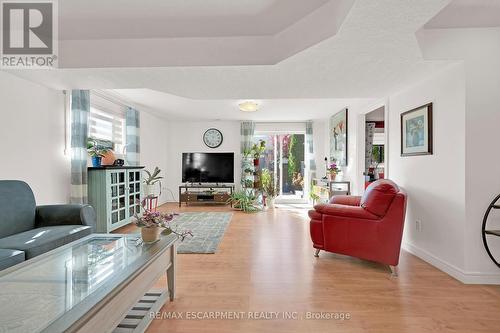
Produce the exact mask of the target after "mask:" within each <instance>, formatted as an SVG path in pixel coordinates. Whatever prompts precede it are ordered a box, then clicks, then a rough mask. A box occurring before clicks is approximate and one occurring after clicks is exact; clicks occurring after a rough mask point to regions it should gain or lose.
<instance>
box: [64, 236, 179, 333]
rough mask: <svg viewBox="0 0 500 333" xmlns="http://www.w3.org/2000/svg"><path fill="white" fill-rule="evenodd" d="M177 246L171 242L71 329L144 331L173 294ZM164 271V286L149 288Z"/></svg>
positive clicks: (85, 331)
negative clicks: (158, 288)
mask: <svg viewBox="0 0 500 333" xmlns="http://www.w3.org/2000/svg"><path fill="white" fill-rule="evenodd" d="M176 255H177V246H176V244H175V243H174V244H173V245H171V246H170V247H168V248H166V249H165V250H164V251H163V253H161V254H160V255H159V256H158V257H156V258H155V259H153V260H151V262H150V263H149V265H148V266H146V267H144V269H143V270H142V271H141V272H139V273H138V274H137V275H135V276H131V277H130V278H129V279H128V280H127V282H126V283H124V285H123V287H122V288H121V290H118V291H116V292H115V293H113V294H109V295H108V296H107V297H106V299H104V300H103V301H102V302H101V303H100V304H98V306H96V307H95V308H94V309H93V311H91V312H89V313H87V315H86V316H84V317H82V318H81V319H80V320H79V324H81V325H74V326H73V328H75V329H74V330H71V331H72V332H78V333H95V332H116V333H125V332H127V333H131V332H134V333H138V332H144V331H145V330H146V329H147V327H148V326H149V324H150V323H151V321H152V320H153V316H151V315H150V313H152V312H156V311H159V310H160V309H161V308H162V307H163V305H165V303H166V302H167V301H169V300H170V301H171V300H173V296H174V295H175V289H174V288H175V266H176ZM165 273H167V284H168V288H167V289H165V290H163V291H159V290H155V289H151V288H152V287H153V286H154V285H155V284H156V283H157V282H158V280H159V279H160V278H161V277H162V275H163V274H165Z"/></svg>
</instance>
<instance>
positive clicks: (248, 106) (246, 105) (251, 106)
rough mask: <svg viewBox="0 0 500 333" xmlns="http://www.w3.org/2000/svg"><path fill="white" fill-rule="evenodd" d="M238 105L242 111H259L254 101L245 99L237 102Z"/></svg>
mask: <svg viewBox="0 0 500 333" xmlns="http://www.w3.org/2000/svg"><path fill="white" fill-rule="evenodd" d="M238 106H239V107H240V111H243V112H255V111H259V104H257V103H255V102H250V101H246V102H243V103H240V104H238Z"/></svg>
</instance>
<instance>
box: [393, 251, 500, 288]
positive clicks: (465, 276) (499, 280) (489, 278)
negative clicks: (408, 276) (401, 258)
mask: <svg viewBox="0 0 500 333" xmlns="http://www.w3.org/2000/svg"><path fill="white" fill-rule="evenodd" d="M402 248H403V249H404V250H405V251H406V252H409V253H411V254H413V255H414V256H416V257H419V258H420V259H422V260H423V261H425V262H427V263H429V264H431V265H432V266H434V267H436V268H438V269H439V270H441V271H443V272H445V273H446V274H448V275H450V276H451V277H453V278H455V279H457V280H458V281H460V282H462V283H464V284H493V285H497V284H500V273H498V274H492V273H482V272H467V271H464V270H462V269H460V268H458V267H456V266H455V265H452V264H450V263H448V262H446V261H444V260H442V259H439V258H438V257H436V256H435V255H433V254H431V253H429V252H427V251H425V250H423V249H421V248H419V247H417V246H415V245H413V244H410V243H408V242H403V244H402Z"/></svg>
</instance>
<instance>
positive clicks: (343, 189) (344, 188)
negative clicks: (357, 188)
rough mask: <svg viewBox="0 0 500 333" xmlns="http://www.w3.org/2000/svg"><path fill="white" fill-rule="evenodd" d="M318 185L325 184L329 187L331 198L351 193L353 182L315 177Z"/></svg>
mask: <svg viewBox="0 0 500 333" xmlns="http://www.w3.org/2000/svg"><path fill="white" fill-rule="evenodd" d="M314 182H315V183H316V185H320V184H324V186H325V187H326V188H328V192H329V195H330V198H331V197H332V196H334V195H339V194H343V195H351V182H350V181H348V180H346V181H336V180H328V179H318V178H316V179H314Z"/></svg>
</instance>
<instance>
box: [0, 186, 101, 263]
mask: <svg viewBox="0 0 500 333" xmlns="http://www.w3.org/2000/svg"><path fill="white" fill-rule="evenodd" d="M95 225H96V215H95V211H94V209H93V208H92V207H91V206H89V205H50V206H36V204H35V197H34V195H33V192H32V191H31V188H30V187H29V186H28V184H26V183H25V182H22V181H17V180H0V270H2V269H5V268H7V267H10V266H13V265H15V264H18V263H20V262H22V261H25V260H28V259H31V258H33V257H36V256H38V255H40V254H42V253H45V252H47V251H50V250H53V249H55V248H57V247H59V246H62V245H65V244H68V243H70V242H72V241H75V240H77V239H79V238H82V237H85V236H87V235H90V234H91V233H92V232H93V231H94V230H95Z"/></svg>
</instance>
